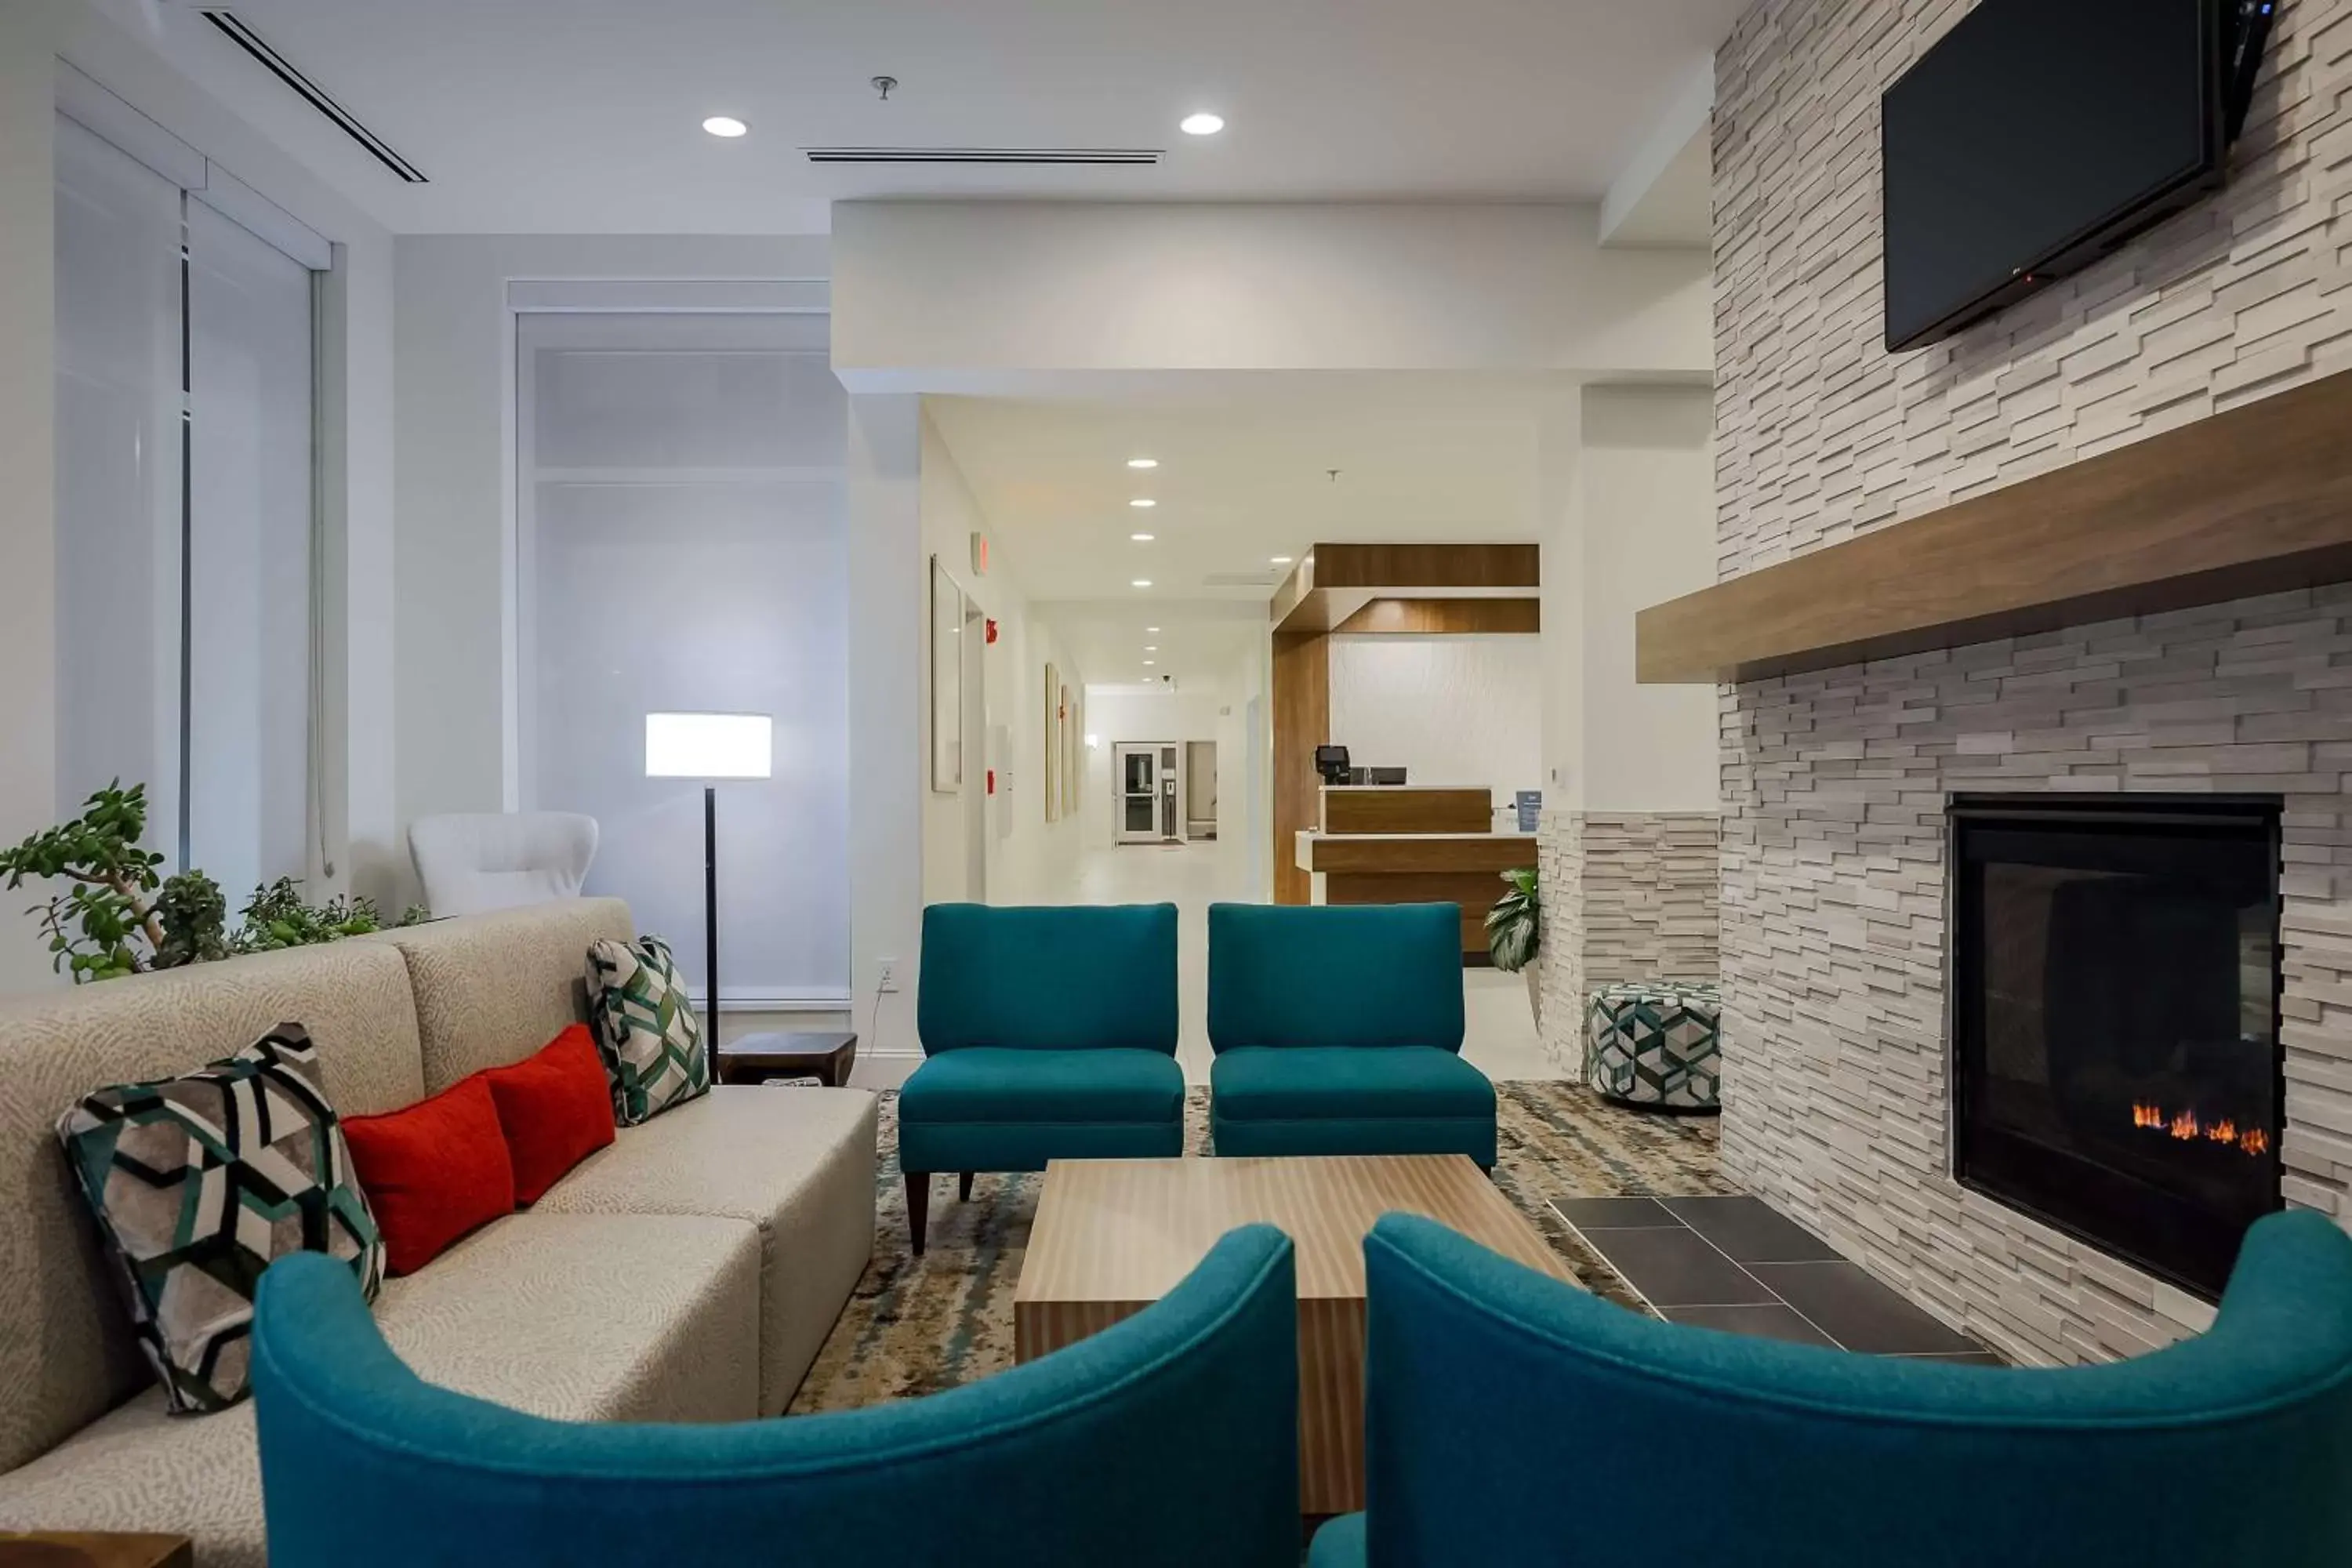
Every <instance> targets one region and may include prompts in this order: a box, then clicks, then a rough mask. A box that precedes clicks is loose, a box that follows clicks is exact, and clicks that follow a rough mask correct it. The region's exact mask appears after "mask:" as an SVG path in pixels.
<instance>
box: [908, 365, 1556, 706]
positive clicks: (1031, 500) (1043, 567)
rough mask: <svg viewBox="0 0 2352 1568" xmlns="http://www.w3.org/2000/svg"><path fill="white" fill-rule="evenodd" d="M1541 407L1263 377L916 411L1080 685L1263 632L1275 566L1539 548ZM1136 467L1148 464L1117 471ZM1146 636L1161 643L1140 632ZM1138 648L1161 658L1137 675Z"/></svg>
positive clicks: (1490, 394) (1213, 654)
mask: <svg viewBox="0 0 2352 1568" xmlns="http://www.w3.org/2000/svg"><path fill="white" fill-rule="evenodd" d="M1556 395H1558V393H1557V391H1556V390H1550V391H1548V390H1547V389H1546V387H1545V386H1544V385H1542V384H1539V383H1525V384H1521V383H1514V382H1510V381H1507V380H1504V379H1501V378H1491V379H1490V378H1446V377H1436V376H1370V375H1367V376H1356V375H1328V376H1308V375H1272V374H1269V375H1266V376H1264V377H1260V378H1255V382H1254V384H1252V385H1251V386H1249V387H1248V388H1247V389H1245V390H1235V389H1234V388H1233V387H1232V386H1231V385H1230V384H1229V385H1228V386H1227V387H1226V388H1225V389H1224V390H1223V392H1222V393H1221V395H1219V397H1218V398H1217V399H1216V400H1215V401H1213V402H1195V401H1189V400H1185V399H1181V398H1175V397H1168V396H1162V397H1156V398H1144V397H1135V396H1129V397H1126V398H1122V399H1116V400H1112V399H1106V400H1100V401H1086V402H1079V401H1071V402H1033V401H1023V400H1017V399H1011V398H982V397H930V398H927V399H926V400H925V406H926V407H927V408H928V409H929V413H930V416H931V418H932V420H933V422H934V424H936V426H938V428H939V431H940V437H941V438H942V439H944V440H945V441H946V443H947V445H948V447H949V449H950V451H951V452H952V453H953V454H954V456H955V459H956V463H957V466H958V467H959V468H961V469H962V470H963V474H964V478H965V480H966V482H967V483H968V484H969V485H970V486H971V491H972V495H973V497H974V499H975V500H977V501H978V502H979V504H980V509H981V512H982V515H983V516H984V517H985V518H986V519H987V521H988V525H989V527H990V530H991V531H992V535H993V537H994V539H995V542H996V544H997V546H998V548H999V550H1000V551H1001V552H1002V554H1003V560H1004V563H1005V567H1006V570H1007V572H1008V573H1009V574H1011V575H1012V576H1013V577H1014V578H1015V579H1016V580H1017V581H1018V582H1019V584H1020V585H1021V588H1022V590H1023V592H1024V593H1025V594H1026V595H1028V596H1029V598H1030V599H1031V600H1032V601H1033V602H1039V603H1041V604H1043V605H1045V613H1046V614H1047V616H1048V618H1049V619H1050V620H1051V621H1052V622H1053V624H1054V625H1055V627H1056V628H1057V629H1060V630H1062V631H1063V632H1064V635H1065V636H1066V637H1071V638H1072V639H1073V640H1074V641H1076V643H1077V645H1078V646H1077V649H1076V651H1077V653H1078V657H1079V662H1080V668H1082V669H1083V670H1084V671H1085V672H1086V675H1087V679H1088V680H1090V681H1103V680H1110V681H1133V680H1137V679H1146V678H1149V677H1152V676H1156V675H1160V674H1167V673H1171V672H1173V673H1175V674H1177V675H1178V676H1179V678H1180V679H1193V680H1198V679H1206V678H1208V677H1210V676H1211V675H1213V674H1215V673H1219V672H1222V671H1223V669H1225V668H1229V667H1230V666H1231V663H1232V661H1233V659H1234V658H1237V657H1238V655H1239V653H1240V652H1241V650H1242V649H1244V648H1245V647H1248V646H1249V639H1250V638H1251V637H1255V635H1257V634H1258V633H1260V632H1262V631H1263V629H1264V626H1265V605H1266V602H1267V600H1268V599H1269V598H1270V597H1271V596H1272V595H1273V591H1274V588H1275V586H1276V584H1278V583H1279V582H1280V581H1281V579H1282V578H1283V577H1284V576H1286V575H1287V574H1288V573H1289V571H1290V566H1289V564H1287V563H1280V564H1278V563H1276V562H1275V561H1274V559H1273V558H1274V557H1275V556H1277V555H1285V556H1289V557H1292V558H1293V560H1295V559H1296V558H1297V556H1299V555H1301V554H1303V553H1305V552H1306V551H1307V548H1308V547H1310V546H1311V545H1313V544H1315V543H1316V542H1318V541H1320V540H1345V541H1349V542H1380V541H1394V542H1442V541H1446V540H1461V541H1465V542H1469V541H1492V540H1511V539H1532V538H1534V537H1536V531H1537V521H1536V483H1537V468H1536V465H1537V432H1538V417H1539V413H1540V408H1541V405H1542V403H1543V401H1544V399H1545V398H1546V397H1547V396H1556ZM1136 457H1150V458H1158V459H1159V462H1160V466H1159V467H1158V468H1152V469H1149V470H1144V471H1138V470H1134V469H1130V468H1128V467H1127V460H1128V459H1129V458H1136ZM1332 468H1337V469H1339V478H1338V479H1336V480H1335V479H1332V478H1330V476H1329V473H1328V470H1329V469H1332ZM1138 497H1148V498H1150V499H1151V500H1155V501H1157V502H1158V503H1159V504H1158V505H1156V506H1154V507H1151V508H1150V509H1149V510H1141V509H1137V508H1134V507H1131V506H1129V504H1128V503H1129V500H1133V499H1135V498H1138ZM1138 532H1146V533H1150V534H1151V535H1153V539H1152V541H1151V542H1149V543H1138V542H1134V541H1133V540H1131V539H1130V537H1129V535H1131V534H1134V533H1138ZM1138 578H1148V579H1150V582H1151V584H1152V586H1151V587H1150V588H1149V589H1137V588H1134V587H1132V586H1130V584H1131V583H1132V582H1133V581H1134V580H1136V579H1138ZM1221 579H1240V580H1239V581H1220V580H1221ZM1180 623H1181V624H1182V625H1183V626H1185V627H1187V628H1189V629H1187V630H1185V631H1184V632H1183V633H1182V634H1181V635H1179V634H1178V632H1177V629H1176V628H1177V627H1178V626H1179V624H1180ZM1150 625H1159V626H1162V627H1163V628H1165V629H1166V630H1167V632H1168V634H1169V635H1168V636H1166V637H1158V638H1147V637H1145V636H1144V635H1143V631H1142V628H1144V627H1145V626H1150ZM1236 628H1240V629H1236ZM1146 641H1157V642H1159V643H1160V646H1161V649H1162V651H1161V653H1160V654H1159V655H1156V656H1150V657H1153V658H1155V659H1156V660H1157V662H1156V663H1155V665H1154V666H1153V668H1150V669H1146V668H1143V667H1142V665H1141V659H1142V658H1144V657H1146V656H1145V655H1144V654H1143V653H1142V651H1141V650H1142V647H1143V645H1144V643H1145V642H1146Z"/></svg>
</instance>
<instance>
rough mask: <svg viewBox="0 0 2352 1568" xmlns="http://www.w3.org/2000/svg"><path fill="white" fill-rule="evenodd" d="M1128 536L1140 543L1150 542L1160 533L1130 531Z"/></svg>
mask: <svg viewBox="0 0 2352 1568" xmlns="http://www.w3.org/2000/svg"><path fill="white" fill-rule="evenodd" d="M1128 537H1129V539H1132V540H1133V541H1135V542H1137V543H1138V544H1149V543H1150V542H1152V540H1153V539H1155V538H1157V537H1158V535H1156V534H1150V533H1130V534H1129V535H1128Z"/></svg>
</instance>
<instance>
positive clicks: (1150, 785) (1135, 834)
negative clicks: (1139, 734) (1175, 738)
mask: <svg viewBox="0 0 2352 1568" xmlns="http://www.w3.org/2000/svg"><path fill="white" fill-rule="evenodd" d="M1176 752H1177V748H1176V747H1175V746H1173V745H1171V744H1163V743H1161V742H1156V741H1150V742H1121V743H1119V744H1118V745H1115V746H1113V747H1112V748H1111V765H1112V767H1113V768H1114V769H1116V770H1117V773H1118V790H1117V791H1116V792H1115V795H1116V797H1117V799H1116V805H1115V807H1114V809H1116V810H1117V811H1118V834H1117V837H1118V842H1119V843H1121V844H1159V843H1163V842H1166V841H1169V840H1171V839H1175V838H1177V837H1180V835H1179V834H1178V832H1177V830H1176V829H1177V809H1178V803H1177V795H1176V790H1177V776H1178V770H1177V765H1176Z"/></svg>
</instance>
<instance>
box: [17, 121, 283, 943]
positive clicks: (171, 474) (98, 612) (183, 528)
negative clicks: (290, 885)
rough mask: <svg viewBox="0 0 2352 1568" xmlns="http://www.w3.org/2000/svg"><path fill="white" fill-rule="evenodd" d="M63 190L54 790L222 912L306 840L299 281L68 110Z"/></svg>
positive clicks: (274, 254)
mask: <svg viewBox="0 0 2352 1568" xmlns="http://www.w3.org/2000/svg"><path fill="white" fill-rule="evenodd" d="M57 193H58V195H57V322H58V359H57V363H58V372H57V374H58V424H57V452H58V492H57V528H58V555H57V563H58V564H57V573H58V618H57V626H58V672H59V674H58V698H59V707H58V776H57V784H58V796H59V798H60V800H61V802H63V803H65V804H66V805H72V804H74V803H78V802H79V801H80V800H81V799H82V798H83V797H84V796H86V795H89V793H90V792H91V791H92V790H94V789H97V788H99V787H100V786H101V785H103V784H107V783H108V782H109V781H110V780H113V779H117V778H119V779H121V781H122V782H123V783H124V784H132V783H144V784H146V785H147V789H148V799H149V824H148V837H149V843H150V845H151V847H153V848H155V849H157V850H160V851H161V852H162V853H163V855H164V856H165V858H166V861H167V864H168V865H169V866H170V867H172V868H179V867H184V866H194V867H196V868H201V869H203V870H205V871H206V872H209V873H210V874H211V875H212V876H213V877H214V878H215V879H216V880H217V881H218V882H219V883H220V885H221V887H222V889H223V890H224V891H225V892H226V894H227V895H228V897H229V900H230V902H231V906H232V908H234V907H236V906H237V905H238V904H240V903H241V902H242V901H243V900H244V899H245V898H246V896H247V894H249V893H250V891H251V890H252V889H253V888H254V887H255V886H256V885H257V884H258V883H260V882H263V881H266V880H268V879H273V878H277V877H281V876H290V877H300V876H303V875H305V874H306V871H307V869H308V868H309V862H310V858H311V857H310V852H309V851H310V842H311V839H312V835H313V829H314V826H315V824H314V814H313V812H312V811H311V809H310V782H311V777H312V759H311V729H312V726H311V722H310V707H311V696H312V692H311V679H310V672H311V665H312V647H311V640H312V636H313V617H312V614H311V601H312V594H313V582H314V569H313V564H312V557H313V552H314V544H313V534H314V529H313V523H312V519H313V512H314V507H313V485H312V472H313V469H312V452H311V429H312V417H311V399H312V386H311V277H310V271H309V270H308V269H307V268H305V267H304V266H303V265H302V264H301V263H300V262H299V261H297V260H295V259H293V258H290V257H289V256H287V255H286V254H284V253H283V252H281V251H279V250H278V249H277V248H275V247H273V246H272V245H270V244H269V243H268V242H267V241H265V240H262V239H260V238H257V237H255V236H254V235H253V234H251V233H249V232H248V231H247V230H246V229H245V228H243V227H241V226H238V225H237V224H236V223H233V222H231V221H230V220H229V219H227V218H226V217H224V216H221V215H220V214H219V213H217V212H215V210H214V209H213V208H211V207H210V206H207V205H205V204H204V202H202V201H199V200H194V199H191V196H190V194H189V193H188V191H187V190H185V189H184V187H183V186H182V185H181V184H178V183H177V182H176V181H174V180H173V179H170V178H167V177H165V176H164V175H163V174H159V173H157V172H156V171H155V170H154V169H152V168H151V167H150V166H149V165H148V164H147V163H143V162H142V161H141V160H140V159H138V158H135V157H133V156H131V154H130V153H126V152H123V151H121V149H120V148H118V147H116V146H115V145H113V144H112V143H111V142H108V141H106V140H104V139H102V138H101V137H100V136H99V135H97V134H95V133H93V132H90V131H88V130H86V129H84V128H83V127H82V126H81V125H80V124H79V123H77V122H76V121H72V120H70V119H67V118H65V117H63V116H60V117H59V119H58V122H57Z"/></svg>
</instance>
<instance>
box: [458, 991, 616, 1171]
mask: <svg viewBox="0 0 2352 1568" xmlns="http://www.w3.org/2000/svg"><path fill="white" fill-rule="evenodd" d="M482 1076H483V1077H484V1078H486V1079H489V1080H490V1095H491V1097H492V1098H493V1099H494V1100H497V1101H498V1107H499V1126H500V1127H502V1128H504V1129H505V1130H506V1137H507V1151H508V1152H509V1154H511V1155H512V1156H513V1159H514V1180H515V1201H516V1202H517V1203H524V1204H531V1203H537V1202H538V1201H539V1199H540V1195H541V1194H543V1193H545V1192H546V1191H547V1189H548V1188H550V1187H551V1186H553V1185H555V1184H556V1181H557V1180H558V1178H560V1177H561V1176H562V1174H563V1173H564V1172H566V1171H568V1170H570V1169H572V1166H574V1165H576V1164H578V1163H580V1162H581V1161H583V1160H584V1159H586V1158H587V1157H588V1156H589V1155H591V1154H593V1153H594V1152H596V1151H597V1150H599V1149H602V1148H603V1147H604V1145H605V1144H607V1143H610V1142H612V1141H613V1086H612V1083H611V1081H610V1080H609V1079H606V1078H605V1076H604V1058H602V1057H600V1056H598V1055H597V1054H596V1042H595V1041H594V1040H593V1039H591V1038H590V1037H589V1035H588V1026H587V1025H585V1024H574V1025H572V1026H571V1027H570V1028H568V1029H566V1030H564V1031H563V1033H562V1034H560V1035H558V1036H556V1037H555V1038H554V1039H552V1040H551V1041H549V1042H548V1043H547V1045H546V1046H544V1047H541V1050H540V1052H539V1054H538V1055H536V1056H532V1057H527V1058H524V1059H523V1060H521V1061H519V1062H517V1063H515V1064H514V1066H512V1067H508V1068H491V1069H490V1070H489V1071H488V1072H486V1073H484V1074H483V1075H482Z"/></svg>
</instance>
